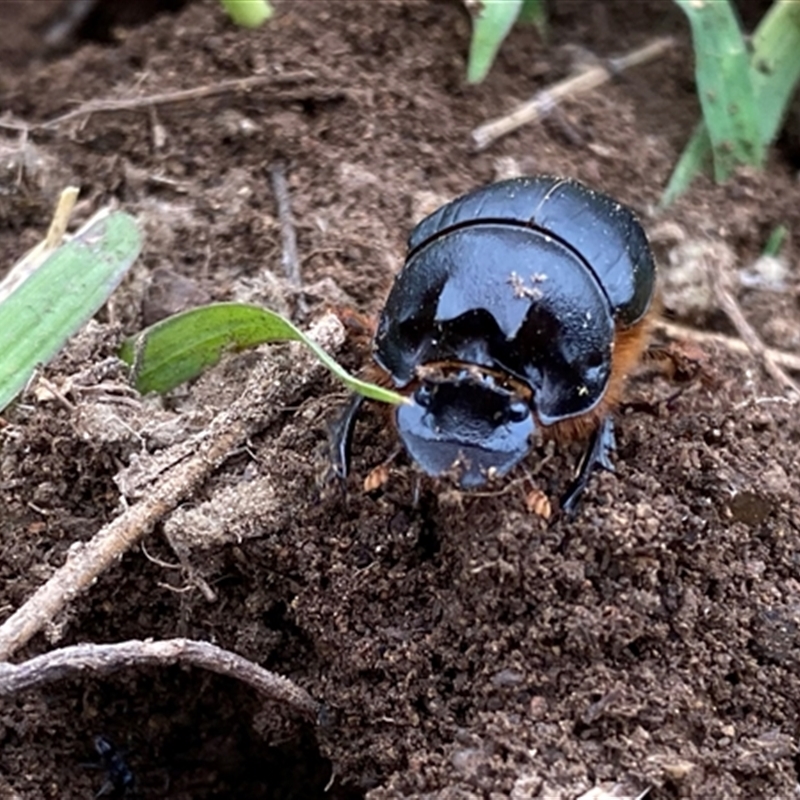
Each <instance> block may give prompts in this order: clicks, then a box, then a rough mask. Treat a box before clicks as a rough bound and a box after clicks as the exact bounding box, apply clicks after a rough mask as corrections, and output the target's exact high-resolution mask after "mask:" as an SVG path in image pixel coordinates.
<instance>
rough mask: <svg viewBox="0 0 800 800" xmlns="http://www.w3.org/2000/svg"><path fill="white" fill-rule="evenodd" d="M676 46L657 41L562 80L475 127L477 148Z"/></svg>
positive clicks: (669, 38)
mask: <svg viewBox="0 0 800 800" xmlns="http://www.w3.org/2000/svg"><path fill="white" fill-rule="evenodd" d="M674 44H675V40H674V39H672V38H671V37H664V38H661V39H655V40H654V41H652V42H650V43H649V44H647V45H645V46H644V47H640V48H639V49H638V50H634V51H633V52H632V53H628V55H626V56H621V57H620V58H612V59H609V60H608V61H607V62H606V63H605V64H604V63H602V62H601V63H599V64H595V65H593V66H591V67H589V68H588V69H585V70H583V71H582V72H580V73H578V74H577V75H573V76H571V77H569V78H565V79H564V80H563V81H559V82H558V83H556V84H554V85H553V86H551V87H550V88H549V89H542V91H540V92H537V93H536V94H535V95H534V96H533V97H532V98H531V99H530V100H528V101H527V102H526V103H523V104H522V105H520V106H517V108H516V109H514V111H512V112H511V113H510V114H507V115H506V116H504V117H498V118H497V119H493V120H491V121H489V122H486V123H484V124H483V125H480V126H478V127H477V128H475V130H474V131H472V141H473V143H474V144H475V149H476V150H484V149H485V148H487V147H488V146H489V145H490V144H491V143H492V142H494V141H495V140H496V139H499V138H500V137H501V136H505V135H506V134H507V133H511V131H515V130H516V129H517V128H519V127H521V126H522V125H526V124H527V123H529V122H535V121H536V120H537V119H540V118H542V117H546V116H547V115H548V114H550V113H551V112H552V111H553V109H554V108H555V107H556V106H557V105H558V104H559V103H560V102H561V101H562V100H565V99H566V98H568V97H574V96H575V95H578V94H582V93H584V92H588V91H591V90H592V89H596V88H597V87H598V86H601V85H602V84H604V83H605V82H606V81H609V80H611V78H612V77H614V75H617V74H618V73H620V72H623V71H624V70H626V69H630V68H631V67H635V66H638V65H639V64H644V63H646V62H648V61H652V60H654V59H656V58H658V57H659V56H661V55H663V54H664V53H666V52H667V50H669V49H670V48H671V47H672V46H673V45H674Z"/></svg>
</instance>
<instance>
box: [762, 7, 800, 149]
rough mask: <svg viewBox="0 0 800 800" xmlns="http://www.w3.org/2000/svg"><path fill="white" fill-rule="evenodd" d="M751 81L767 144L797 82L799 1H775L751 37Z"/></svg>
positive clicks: (799, 32)
mask: <svg viewBox="0 0 800 800" xmlns="http://www.w3.org/2000/svg"><path fill="white" fill-rule="evenodd" d="M751 63H752V76H753V77H752V81H753V90H754V91H755V95H756V97H757V98H758V118H759V124H760V131H761V141H762V143H763V144H764V145H765V146H768V145H770V144H771V143H772V142H773V141H774V140H775V137H776V136H777V135H778V131H779V130H780V128H781V123H782V121H783V116H784V114H785V112H786V107H787V106H788V104H789V101H790V99H791V97H792V93H793V92H794V88H795V86H796V85H797V82H798V81H800V2H798V1H797V0H775V2H774V3H773V4H772V5H771V6H770V9H769V11H768V12H767V14H766V16H765V17H764V18H763V19H762V20H761V22H760V23H759V26H758V29H757V30H756V32H755V34H754V35H753V55H752V57H751Z"/></svg>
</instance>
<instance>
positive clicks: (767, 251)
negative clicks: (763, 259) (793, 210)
mask: <svg viewBox="0 0 800 800" xmlns="http://www.w3.org/2000/svg"><path fill="white" fill-rule="evenodd" d="M788 235H789V229H788V228H787V227H786V226H785V225H778V226H776V227H775V228H773V229H772V231H771V232H770V234H769V237H768V238H767V241H766V244H765V245H764V249H763V250H762V251H761V255H762V256H770V257H771V258H777V257H778V256H779V255H780V252H781V250H782V249H783V245H784V244H785V242H786V237H787V236H788Z"/></svg>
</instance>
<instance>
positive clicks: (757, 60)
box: [661, 0, 800, 208]
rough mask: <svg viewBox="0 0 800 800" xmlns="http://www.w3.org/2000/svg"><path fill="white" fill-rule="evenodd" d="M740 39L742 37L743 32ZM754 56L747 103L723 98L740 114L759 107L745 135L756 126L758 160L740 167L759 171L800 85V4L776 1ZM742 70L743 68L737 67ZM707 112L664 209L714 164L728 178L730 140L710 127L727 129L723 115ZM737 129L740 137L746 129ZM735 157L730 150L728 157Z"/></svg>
mask: <svg viewBox="0 0 800 800" xmlns="http://www.w3.org/2000/svg"><path fill="white" fill-rule="evenodd" d="M676 2H677V3H678V4H679V5H680V6H681V8H683V9H684V11H686V8H687V7H691V10H692V13H698V12H699V9H700V7H701V6H702V7H703V8H708V7H712V10H714V9H719V8H722V7H725V6H728V3H727V2H722V0H705V2H701V0H696V1H695V2H693V3H691V2H685V0H676ZM730 13H731V14H732V13H733V12H732V11H731V12H730ZM687 16H689V18H690V19H691V15H690V14H689V12H687ZM699 30H700V33H701V35H704V34H705V28H704V27H703V26H700V28H699ZM739 38H740V39H741V38H742V37H741V33H740V34H739ZM709 41H710V42H714V41H717V44H718V37H717V36H716V33H714V34H713V35H711V37H710V39H709ZM742 41H743V40H742ZM711 46H712V45H711V44H709V45H706V50H708V49H709V48H710V47H711ZM736 47H737V51H738V47H739V46H738V45H736ZM700 48H701V42H700V41H697V37H696V49H697V50H698V51H699V50H700ZM751 51H752V52H751V53H750V55H749V58H748V69H749V73H750V80H749V86H750V88H749V89H747V87H746V86H745V89H744V91H745V96H744V99H743V100H740V98H739V97H738V96H737V95H736V94H735V93H731V90H730V87H728V88H726V90H725V95H724V96H725V97H727V98H728V99H729V101H730V102H731V103H732V104H733V106H732V107H733V108H735V110H736V111H737V113H738V112H739V111H741V109H743V108H747V107H748V104H749V103H750V102H751V100H753V101H754V102H755V112H754V122H753V123H750V124H748V125H747V126H746V130H749V131H752V130H753V127H755V129H756V130H757V131H758V146H757V147H755V148H753V150H752V154H753V157H754V158H755V159H756V160H754V161H742V162H741V163H753V164H755V165H756V166H761V165H762V164H763V162H764V160H765V158H766V154H767V149H768V148H769V146H770V145H771V144H772V142H773V141H774V140H775V137H776V136H777V135H778V132H779V130H780V127H781V123H782V121H783V118H784V115H785V113H786V108H787V105H788V103H789V102H790V100H791V97H792V93H793V92H794V89H795V87H796V85H797V83H798V81H800V2H798V0H776V2H775V3H773V4H772V6H771V7H770V9H769V11H768V12H767V14H766V16H765V17H764V19H762V20H761V23H760V24H759V26H758V28H757V29H756V32H755V34H754V35H753V38H752V48H751ZM697 58H698V60H699V58H700V53H699V52H698V55H697ZM698 63H699V61H698ZM738 69H739V67H737V70H738ZM737 80H738V79H737ZM736 85H739V86H742V84H741V82H739V83H738V84H737V83H736V82H735V83H734V86H736ZM698 91H699V92H700V97H701V101H702V98H703V90H702V89H701V88H700V81H699V77H698ZM703 113H704V120H703V122H701V123H700V125H699V126H698V127H697V128H696V129H695V131H694V133H693V135H692V138H691V139H690V141H689V143H688V144H687V146H686V148H685V149H684V151H683V153H682V154H681V157H680V159H679V160H678V163H677V165H676V166H675V169H674V171H673V173H672V175H671V176H670V179H669V183H668V184H667V187H666V189H665V190H664V194H663V196H662V198H661V207H662V208H664V207H666V206H668V205H669V204H670V203H672V202H673V201H674V200H675V199H676V198H677V197H678V196H680V195H681V194H683V192H684V191H686V189H687V188H688V187H689V184H690V183H691V182H692V180H693V179H694V178H695V177H696V176H697V175H698V174H700V173H703V172H706V171H707V170H708V169H709V167H710V165H711V164H712V163H713V164H714V174H715V176H717V175H718V174H719V170H720V169H722V172H723V173H724V171H725V167H726V166H727V165H728V163H729V160H728V156H729V152H728V148H727V145H726V141H727V140H726V139H725V138H724V137H725V134H724V133H721V132H720V131H724V128H721V129H720V130H717V131H714V132H712V130H711V124H712V123H713V124H716V123H717V122H719V123H720V125H723V126H724V125H726V124H727V122H726V120H724V119H721V117H723V116H724V115H722V114H715V115H713V116H712V118H711V120H709V118H708V117H707V116H705V114H706V109H705V106H704V107H703ZM733 116H737V115H733ZM739 130H740V132H741V130H742V129H741V128H740V129H739ZM749 135H750V134H748V136H749ZM712 141H715V142H721V145H720V146H718V147H716V148H715V147H713V146H712ZM746 150H747V148H745V152H746ZM734 152H735V151H734V150H733V148H731V150H730V154H733V153H734ZM718 158H721V159H722V164H723V166H722V167H721V168H720V166H719V165H718V164H717V159H718ZM718 180H719V178H718Z"/></svg>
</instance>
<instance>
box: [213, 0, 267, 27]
mask: <svg viewBox="0 0 800 800" xmlns="http://www.w3.org/2000/svg"><path fill="white" fill-rule="evenodd" d="M221 1H222V7H223V8H224V9H225V10H226V11H227V12H228V16H230V18H231V19H232V20H233V21H234V22H235V23H236V24H237V25H241V26H242V27H243V28H258V27H259V26H260V25H262V24H263V23H264V22H266V21H267V20H268V19H269V18H270V17H271V16H272V15H273V13H274V10H273V8H272V6H271V5H270V4H269V2H267V0H221Z"/></svg>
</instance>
